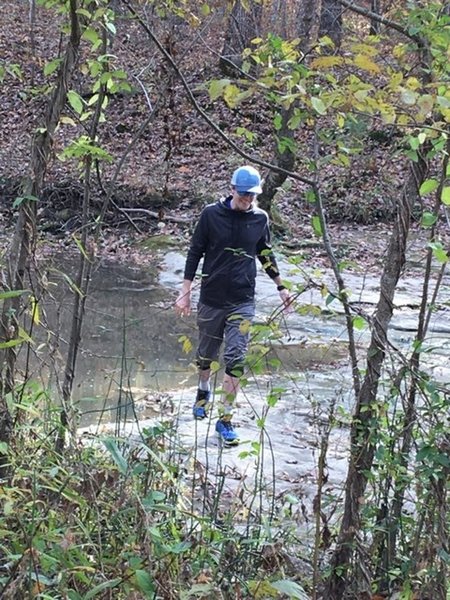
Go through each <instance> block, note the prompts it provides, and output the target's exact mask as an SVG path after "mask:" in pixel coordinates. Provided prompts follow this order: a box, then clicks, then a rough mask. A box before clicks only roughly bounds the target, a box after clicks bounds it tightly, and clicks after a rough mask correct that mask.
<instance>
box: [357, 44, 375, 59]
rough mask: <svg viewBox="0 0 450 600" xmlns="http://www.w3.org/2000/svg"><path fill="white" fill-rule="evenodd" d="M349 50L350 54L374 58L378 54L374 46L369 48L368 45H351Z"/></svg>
mask: <svg viewBox="0 0 450 600" xmlns="http://www.w3.org/2000/svg"><path fill="white" fill-rule="evenodd" d="M351 50H352V52H357V53H358V54H365V55H366V56H376V55H377V54H378V52H379V51H378V48H375V46H369V44H352V45H351Z"/></svg>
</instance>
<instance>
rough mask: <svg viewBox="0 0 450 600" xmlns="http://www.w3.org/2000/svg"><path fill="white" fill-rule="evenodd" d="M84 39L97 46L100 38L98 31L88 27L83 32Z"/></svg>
mask: <svg viewBox="0 0 450 600" xmlns="http://www.w3.org/2000/svg"><path fill="white" fill-rule="evenodd" d="M82 37H83V39H85V40H88V41H89V42H92V43H93V44H95V43H96V42H97V41H98V39H99V37H100V36H99V35H98V33H97V31H95V29H93V28H92V27H88V28H87V29H85V30H84V31H83V35H82Z"/></svg>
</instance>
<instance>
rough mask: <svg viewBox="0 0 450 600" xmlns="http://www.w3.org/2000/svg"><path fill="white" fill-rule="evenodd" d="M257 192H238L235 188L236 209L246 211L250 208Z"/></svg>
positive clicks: (234, 200) (234, 206) (234, 201)
mask: <svg viewBox="0 0 450 600" xmlns="http://www.w3.org/2000/svg"><path fill="white" fill-rule="evenodd" d="M255 197H256V194H253V193H251V192H238V191H237V190H234V193H233V208H234V210H239V211H246V210H249V209H250V207H251V205H252V202H253V200H254V199H255Z"/></svg>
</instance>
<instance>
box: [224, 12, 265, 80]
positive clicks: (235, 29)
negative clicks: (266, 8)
mask: <svg viewBox="0 0 450 600" xmlns="http://www.w3.org/2000/svg"><path fill="white" fill-rule="evenodd" d="M261 17H262V5H261V4H257V3H255V2H250V3H249V7H248V10H246V9H245V8H244V5H243V4H242V3H241V0H236V2H235V3H234V5H233V8H232V10H231V14H230V18H229V20H228V26H227V31H226V33H225V41H224V45H223V48H222V53H221V56H220V63H219V64H220V68H221V69H222V71H223V72H224V73H231V74H235V72H236V70H237V71H239V70H240V68H241V67H242V52H243V50H245V48H248V47H250V46H251V41H252V39H254V38H256V37H258V36H259V35H260V31H261Z"/></svg>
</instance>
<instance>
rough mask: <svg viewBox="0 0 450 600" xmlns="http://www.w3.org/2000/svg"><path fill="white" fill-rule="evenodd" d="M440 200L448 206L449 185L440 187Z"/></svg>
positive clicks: (449, 196)
mask: <svg viewBox="0 0 450 600" xmlns="http://www.w3.org/2000/svg"><path fill="white" fill-rule="evenodd" d="M441 200H442V203H443V204H445V206H450V187H449V186H445V187H444V188H443V189H442V194H441Z"/></svg>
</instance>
